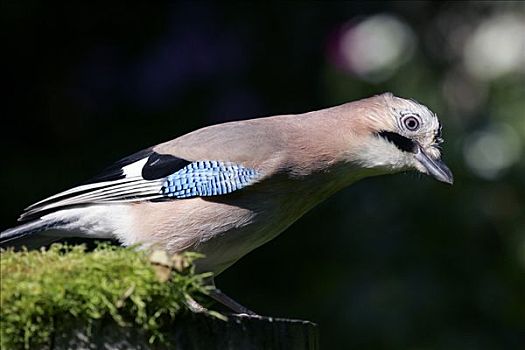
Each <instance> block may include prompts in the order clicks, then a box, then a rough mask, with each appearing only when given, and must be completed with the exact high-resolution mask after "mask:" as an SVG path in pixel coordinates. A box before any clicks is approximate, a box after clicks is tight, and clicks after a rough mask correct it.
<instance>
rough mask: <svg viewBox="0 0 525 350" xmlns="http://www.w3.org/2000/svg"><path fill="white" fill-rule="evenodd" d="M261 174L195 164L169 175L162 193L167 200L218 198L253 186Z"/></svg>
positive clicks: (233, 167) (215, 163)
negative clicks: (200, 197)
mask: <svg viewBox="0 0 525 350" xmlns="http://www.w3.org/2000/svg"><path fill="white" fill-rule="evenodd" d="M259 176H260V174H259V173H258V172H257V171H256V170H255V169H252V168H247V167H244V166H242V165H237V164H233V163H226V162H218V161H198V162H193V163H190V164H188V165H187V166H185V167H184V168H182V169H180V170H179V171H177V172H175V173H174V174H172V175H169V176H168V177H167V178H166V180H165V181H164V183H163V185H162V190H161V193H162V194H163V195H164V196H167V197H173V198H189V197H196V196H202V197H204V196H218V195H224V194H228V193H231V192H233V191H236V190H239V189H241V188H243V187H246V186H249V185H250V184H252V183H253V182H255V181H256V180H257V179H258V178H259Z"/></svg>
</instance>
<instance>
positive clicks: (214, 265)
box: [135, 196, 311, 274]
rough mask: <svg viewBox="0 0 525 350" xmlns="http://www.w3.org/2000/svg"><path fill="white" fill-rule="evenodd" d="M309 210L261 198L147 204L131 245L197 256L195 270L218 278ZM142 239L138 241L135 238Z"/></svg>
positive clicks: (300, 204)
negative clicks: (217, 275)
mask: <svg viewBox="0 0 525 350" xmlns="http://www.w3.org/2000/svg"><path fill="white" fill-rule="evenodd" d="M309 207H311V206H306V205H305V203H304V202H301V201H296V200H291V198H276V197H268V196H266V197H264V198H259V200H257V201H251V202H250V203H243V202H242V201H236V198H235V197H233V196H232V198H231V200H221V201H214V200H207V199H202V198H194V199H189V200H180V201H173V202H169V203H166V202H165V203H148V205H147V207H146V208H144V207H142V208H141V209H140V210H141V218H142V221H141V222H137V229H138V230H135V232H136V240H137V243H138V242H149V243H148V244H149V245H156V246H159V247H161V248H163V249H167V250H168V251H169V252H171V253H176V252H180V251H186V250H187V251H197V252H200V253H203V254H204V255H205V258H203V259H200V260H199V261H197V263H196V264H197V269H198V270H199V271H211V272H214V273H215V274H218V273H220V272H222V271H223V270H225V269H226V268H227V267H229V266H230V265H232V264H233V263H234V262H235V261H237V260H238V259H240V258H241V257H242V256H244V255H245V254H247V253H249V252H250V251H252V250H253V249H255V248H257V247H259V246H261V245H262V244H264V243H266V242H268V241H269V240H271V239H273V238H275V237H276V236H277V235H278V234H279V233H281V232H282V231H284V230H285V229H286V228H287V227H288V226H290V225H291V224H292V223H293V222H295V221H296V220H297V219H298V218H299V217H300V216H302V215H303V214H304V212H306V211H307V209H309ZM141 236H142V237H141Z"/></svg>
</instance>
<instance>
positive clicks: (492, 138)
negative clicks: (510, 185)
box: [463, 123, 522, 180]
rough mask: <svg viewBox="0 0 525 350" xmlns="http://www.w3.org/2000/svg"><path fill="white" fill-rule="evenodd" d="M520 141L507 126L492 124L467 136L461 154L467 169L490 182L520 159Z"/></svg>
mask: <svg viewBox="0 0 525 350" xmlns="http://www.w3.org/2000/svg"><path fill="white" fill-rule="evenodd" d="M521 147H522V145H521V141H520V138H519V136H518V135H517V134H516V132H515V131H514V130H513V129H512V128H511V127H510V126H509V125H507V124H503V123H501V124H494V125H491V126H490V127H489V128H487V129H485V130H483V131H477V132H474V133H472V134H471V135H469V136H468V137H467V139H466V141H465V145H464V148H463V154H464V157H465V161H466V163H467V165H468V166H469V168H470V169H471V170H472V171H473V172H474V173H475V174H476V175H478V176H479V177H482V178H484V179H487V180H492V179H495V178H497V177H498V176H500V175H501V174H502V173H503V171H504V170H506V169H507V168H509V167H510V166H512V165H513V164H514V163H516V162H517V161H518V160H519V159H520V155H521Z"/></svg>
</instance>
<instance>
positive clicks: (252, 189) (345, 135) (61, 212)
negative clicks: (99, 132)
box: [0, 93, 453, 312]
mask: <svg viewBox="0 0 525 350" xmlns="http://www.w3.org/2000/svg"><path fill="white" fill-rule="evenodd" d="M442 141H443V140H442V138H441V125H440V122H439V120H438V118H437V116H436V115H435V114H434V113H433V112H432V111H430V110H429V109H428V108H427V107H425V106H423V105H421V104H419V103H417V102H415V101H413V100H407V99H403V98H399V97H395V96H394V95H392V94H390V93H385V94H382V95H378V96H374V97H370V98H367V99H363V100H359V101H355V102H350V103H346V104H343V105H340V106H336V107H332V108H327V109H322V110H319V111H314V112H309V113H305V114H299V115H280V116H273V117H266V118H257V119H251V120H241V121H235V122H229V123H223V124H218V125H213V126H208V127H205V128H202V129H199V130H196V131H194V132H191V133H189V134H186V135H183V136H180V137H178V138H176V139H174V140H171V141H168V142H164V143H161V144H159V145H156V146H154V147H151V148H148V149H145V150H143V151H140V152H138V153H135V154H133V155H131V156H129V157H126V158H123V159H121V160H119V161H118V162H116V163H115V164H114V165H112V166H110V167H108V168H107V169H105V170H104V171H103V172H102V173H101V174H100V175H99V176H97V177H95V178H93V179H91V180H90V181H87V182H85V183H84V184H83V185H80V186H78V187H75V188H72V189H70V190H67V191H65V192H61V193H59V194H56V195H54V196H51V197H49V198H47V199H44V200H42V201H40V202H38V203H36V204H33V205H31V206H30V207H28V208H27V209H26V210H25V212H24V213H23V214H22V215H21V217H20V219H19V221H22V222H23V224H21V225H19V226H17V227H14V228H11V229H8V230H6V231H4V232H2V233H1V234H0V243H1V246H2V247H6V246H13V245H14V246H20V245H22V244H23V245H26V246H35V245H37V246H38V245H42V244H46V243H49V242H51V241H54V240H58V239H60V238H64V237H71V236H75V237H84V238H105V239H106V238H110V239H117V240H118V241H120V242H121V243H122V244H123V245H134V244H139V245H141V246H143V247H158V248H161V249H164V250H166V251H167V252H169V253H176V252H181V251H186V250H188V251H196V252H200V253H203V254H204V256H205V258H203V259H201V260H198V261H197V262H196V264H197V269H198V271H210V272H213V273H214V275H217V274H219V273H221V272H222V271H224V270H225V269H226V268H228V267H229V266H231V265H232V264H233V263H235V262H236V261H237V260H239V259H240V258H241V257H242V256H244V255H245V254H247V253H248V252H250V251H251V250H253V249H255V248H257V247H259V246H260V245H262V244H264V243H266V242H268V241H269V240H271V239H273V238H275V237H276V236H277V235H278V234H280V233H281V232H283V231H284V230H285V229H286V228H287V227H288V226H290V225H291V224H292V223H293V222H295V221H296V220H297V219H299V218H300V217H301V216H302V215H303V214H305V213H306V212H307V211H308V210H310V209H312V208H313V207H314V206H315V205H317V204H319V203H320V202H322V201H323V200H325V199H326V198H328V197H329V196H331V195H332V194H334V193H335V192H337V191H339V190H341V189H342V188H344V187H346V186H348V185H350V184H352V183H354V182H356V181H358V180H360V179H362V178H364V177H367V176H375V175H382V174H391V173H396V172H400V171H406V170H411V169H413V170H417V171H419V172H421V173H425V174H428V175H431V176H432V177H434V178H435V179H437V180H439V181H442V182H445V183H449V184H452V181H453V178H452V173H451V171H450V170H449V169H448V167H447V166H446V165H445V164H444V163H443V162H442V161H441V159H440V156H441V154H440V144H441V143H442ZM223 297H224V298H221V297H220V296H219V297H217V299H219V300H220V301H221V302H223V303H225V304H227V305H228V306H230V307H231V308H232V309H234V311H237V312H249V311H248V310H247V309H245V308H242V306H240V305H238V304H236V303H235V302H233V301H232V300H229V299H227V297H225V296H224V295H223Z"/></svg>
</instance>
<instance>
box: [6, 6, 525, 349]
mask: <svg viewBox="0 0 525 350" xmlns="http://www.w3.org/2000/svg"><path fill="white" fill-rule="evenodd" d="M380 13H383V14H385V13H386V14H389V15H391V16H393V17H394V18H397V20H399V21H401V22H402V23H405V24H406V25H407V26H408V28H410V30H411V31H412V33H413V34H414V37H413V39H414V40H413V43H414V51H413V52H412V53H411V54H410V55H409V54H408V53H407V57H406V62H404V63H402V64H400V65H399V66H396V67H393V68H392V73H391V75H389V76H388V77H385V76H383V77H379V78H377V77H375V78H371V79H368V78H366V77H365V78H363V77H362V76H361V77H360V76H359V75H356V74H353V73H352V72H350V71H348V70H345V69H341V67H340V66H338V65H337V64H335V63H334V62H335V61H334V59H333V51H331V50H333V45H334V42H337V40H339V38H340V37H339V34H340V33H341V31H342V30H343V29H344V28H346V27H345V23H346V24H348V23H350V24H352V23H353V24H357V23H359V22H360V21H362V20H366V19H368V18H370V16H374V15H376V14H380ZM0 16H1V18H2V24H3V26H4V28H5V30H3V31H2V32H3V33H4V41H3V42H4V45H3V48H2V52H3V53H2V56H3V58H4V64H3V74H2V83H3V84H2V85H3V91H4V93H3V97H4V98H3V101H4V102H3V104H2V114H1V115H2V127H1V135H2V137H1V139H2V145H3V147H2V149H3V152H2V171H1V181H2V191H1V193H2V201H1V203H2V204H1V206H2V207H1V209H2V210H1V212H0V215H1V216H0V224H1V228H7V227H10V226H12V225H14V224H15V220H16V218H17V216H18V214H19V213H20V212H21V210H22V209H23V208H24V207H25V206H27V205H29V204H31V203H33V202H35V201H38V200H40V199H42V198H43V197H46V196H48V195H51V194H54V193H56V192H58V191H61V190H64V189H67V188H68V187H70V186H73V185H76V184H77V183H79V182H82V181H83V180H86V179H87V178H89V177H91V176H93V175H94V174H96V173H97V172H98V171H99V170H100V169H101V168H103V167H104V166H106V165H108V164H109V163H111V162H112V161H114V160H116V159H118V158H120V157H122V156H125V155H128V154H130V153H133V152H135V151H138V150H140V149H143V148H145V147H148V146H151V145H153V144H156V143H158V142H161V141H165V140H168V139H171V138H174V137H176V136H179V135H182V134H184V133H186V132H188V131H191V130H194V129H196V128H199V127H203V126H206V125H209V124H213V123H218V122H222V121H227V120H236V119H245V118H252V117H257V116H265V115H273V114H284V113H295V112H304V111H310V110H314V109H320V108H324V107H327V106H331V105H335V104H338V103H343V102H347V101H350V100H355V99H359V98H362V97H367V96H370V95H373V94H376V93H381V92H384V91H392V92H393V93H395V94H397V95H400V96H404V97H411V98H415V99H417V100H419V101H421V102H423V103H425V104H427V105H428V106H429V107H430V108H431V109H432V110H434V111H435V112H437V113H438V115H439V116H440V118H441V121H442V123H443V125H444V138H445V140H446V143H445V145H444V153H445V160H446V162H447V163H448V164H449V166H450V168H451V169H452V170H453V172H454V175H455V180H456V182H455V184H454V186H453V187H450V186H446V185H444V184H441V183H438V182H435V181H433V180H431V179H430V178H427V177H423V176H419V175H414V174H401V175H396V176H388V177H378V178H371V179H367V180H364V181H362V182H360V183H357V184H355V185H354V186H352V187H351V188H348V189H346V190H344V191H343V192H341V193H339V194H337V195H336V196H334V197H333V198H331V199H330V200H328V201H327V202H325V203H323V204H322V205H321V206H319V207H318V208H315V209H314V210H313V211H312V212H310V213H308V214H307V215H306V216H305V217H304V218H302V219H301V220H300V221H299V222H297V223H296V224H294V225H293V226H292V227H291V228H290V229H288V230H287V231H286V232H285V233H284V234H283V235H281V236H280V237H279V238H277V239H275V240H274V241H272V242H270V243H268V244H266V245H265V246H263V247H261V248H259V249H258V250H256V251H254V252H253V253H251V254H249V255H248V256H247V257H245V258H244V259H242V260H241V261H240V262H238V263H237V264H236V265H234V266H233V267H232V268H231V269H229V270H227V271H226V272H225V273H224V274H223V275H221V276H220V277H219V278H218V285H219V286H220V287H221V288H222V289H223V290H224V291H226V292H228V293H229V294H230V295H232V296H234V297H235V298H236V299H237V300H238V301H240V302H241V303H243V304H245V305H247V306H248V307H250V308H252V309H254V310H256V311H257V312H259V313H261V314H265V315H271V316H280V317H296V318H304V319H309V320H312V321H314V322H318V323H319V324H320V326H321V343H322V346H323V348H324V349H347V348H355V349H504V348H509V349H517V348H519V347H520V346H523V344H525V288H524V286H525V283H524V279H525V211H524V208H525V162H524V161H523V159H524V157H523V144H524V142H525V78H524V74H525V73H524V72H525V70H524V69H523V68H521V69H515V70H514V71H510V72H506V73H505V74H501V75H498V76H497V77H494V78H493V79H488V80H487V79H479V78H477V77H473V76H471V75H469V73H468V69H467V70H466V69H465V66H464V63H463V61H462V56H461V52H463V51H462V50H463V46H462V45H464V38H465V36H468V35H469V33H472V32H474V31H475V30H476V28H478V27H479V26H480V25H481V24H483V23H485V22H487V21H488V22H490V21H492V20H493V19H494V18H501V16H521V17H518V18H525V17H524V16H525V8H524V5H523V3H519V2H516V3H509V2H506V3H505V2H498V3H490V2H478V3H475V2H468V3H458V2H454V3H446V2H439V3H434V2H423V1H418V2H391V1H385V2H383V1H376V2H352V3H322V2H309V3H300V2H293V3H285V4H279V3H275V4H272V5H259V4H249V5H247V4H244V3H230V4H227V5H217V4H214V3H206V2H198V3H191V2H184V3H175V4H168V3H167V2H158V3H155V4H153V3H148V4H143V5H115V4H106V5H104V6H95V5H85V4H84V5H81V4H75V5H73V4H71V5H69V6H64V7H55V6H51V5H50V4H49V3H48V2H44V1H41V2H39V1H26V2H17V1H5V2H4V3H3V5H2V11H1V15H0ZM498 16H500V17H498ZM488 22H487V23H488ZM522 34H523V33H522ZM504 35H506V34H505V33H504ZM509 35H511V34H509ZM513 35H515V34H513ZM515 36H516V37H515V40H516V45H520V42H521V45H524V44H523V40H524V39H523V37H520V35H515ZM513 40H514V39H513ZM492 44H495V43H494V42H488V43H487V45H492ZM494 48H495V49H497V48H498V46H497V45H495V46H494ZM378 54H381V52H378ZM522 62H523V61H522ZM472 105H474V107H472ZM502 125H503V126H504V128H506V129H505V130H507V134H508V133H509V132H510V134H511V136H512V135H513V137H514V138H513V141H512V142H513V143H511V145H514V146H513V148H512V149H513V150H514V152H518V157H517V158H516V159H515V160H514V161H513V162H512V163H511V164H507V165H506V166H505V167H503V168H502V169H501V171H499V172H498V173H497V174H496V175H491V176H485V175H486V174H485V175H483V173H480V172H479V171H477V170H476V168H475V166H474V167H473V166H472V165H470V166H469V164H470V163H469V162H468V158H469V157H470V153H469V152H468V149H469V145H471V144H472V141H469V140H473V139H475V138H476V135H479V133H480V132H490V131H491V130H494V128H496V129H497V128H498V127H501V126H502ZM509 129H510V130H511V131H509ZM507 134H504V135H507ZM516 139H517V141H516ZM503 141H504V142H505V138H503ZM516 142H517V143H516ZM481 149H482V151H483V148H481ZM503 150H505V148H504V149H503ZM520 152H521V153H520ZM486 157H489V158H490V157H494V155H493V154H492V153H489V154H488V155H486ZM489 160H490V159H489ZM478 161H483V157H481V159H480V160H478ZM181 220H184V218H181Z"/></svg>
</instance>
